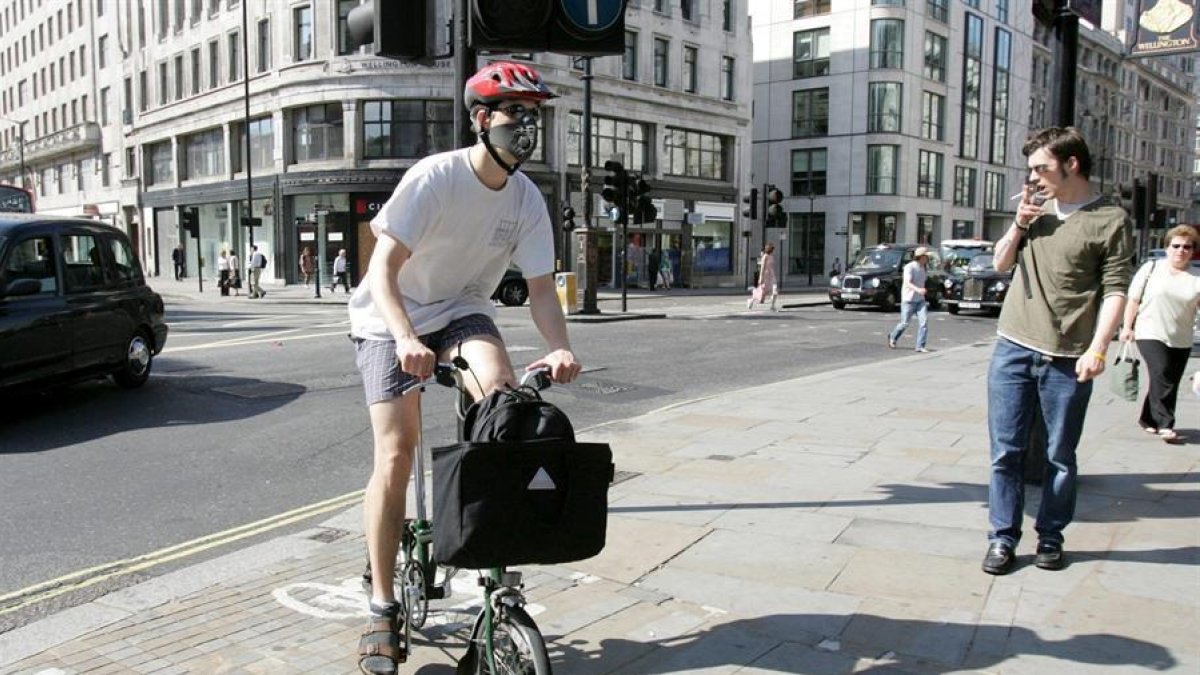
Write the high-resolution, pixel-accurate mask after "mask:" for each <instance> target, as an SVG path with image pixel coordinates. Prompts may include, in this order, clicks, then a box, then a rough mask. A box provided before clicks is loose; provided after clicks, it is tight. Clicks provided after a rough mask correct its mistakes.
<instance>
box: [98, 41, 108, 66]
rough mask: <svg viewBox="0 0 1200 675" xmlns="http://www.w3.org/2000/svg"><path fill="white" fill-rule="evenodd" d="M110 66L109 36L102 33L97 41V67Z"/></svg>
mask: <svg viewBox="0 0 1200 675" xmlns="http://www.w3.org/2000/svg"><path fill="white" fill-rule="evenodd" d="M107 66H108V36H107V35H101V36H100V39H99V40H97V41H96V67H97V68H105V67H107Z"/></svg>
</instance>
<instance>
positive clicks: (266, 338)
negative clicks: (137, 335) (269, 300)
mask: <svg viewBox="0 0 1200 675" xmlns="http://www.w3.org/2000/svg"><path fill="white" fill-rule="evenodd" d="M298 330H302V329H300V328H294V329H292V330H288V331H280V332H278V333H265V334H263V335H258V336H248V337H245V338H235V339H233V340H219V341H217V342H208V343H205V344H199V345H188V346H187V347H173V348H172V347H168V348H166V349H164V350H163V351H162V353H163V354H175V353H178V352H190V351H196V350H199V349H215V348H218V347H243V346H246V345H256V344H262V343H264V342H291V341H295V340H310V339H312V338H319V337H328V336H330V335H345V334H346V331H345V330H338V331H331V332H327V333H311V334H309V335H291V336H288V337H279V336H280V335H282V334H283V333H294V332H296V331H298ZM272 336H273V337H272Z"/></svg>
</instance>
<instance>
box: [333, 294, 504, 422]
mask: <svg viewBox="0 0 1200 675" xmlns="http://www.w3.org/2000/svg"><path fill="white" fill-rule="evenodd" d="M479 335H490V336H492V337H494V338H496V339H497V340H500V339H502V338H501V337H500V330H499V329H498V328H496V324H495V322H493V321H492V318H491V317H490V316H487V315H486V314H468V315H467V316H463V317H459V318H457V319H455V320H453V321H451V322H450V323H449V324H448V325H447V326H446V327H445V328H443V329H441V330H438V331H434V332H432V333H429V334H427V335H422V336H421V343H422V344H424V345H425V346H426V347H429V349H430V350H432V351H433V353H434V354H437V355H439V356H440V355H441V353H442V352H443V351H445V350H446V349H447V348H449V347H454V346H455V345H458V344H460V343H462V342H465V341H466V340H468V339H470V338H473V337H476V336H479ZM351 340H353V341H354V349H355V352H356V356H355V362H356V363H357V364H358V370H359V372H361V373H362V381H363V389H364V390H365V392H366V395H367V406H371V405H374V404H376V403H381V402H383V401H390V400H391V399H393V398H396V397H397V396H399V395H400V392H401V390H403V389H404V387H405V386H407V385H408V384H409V383H410V382H413V381H414V380H416V378H415V377H413V376H412V375H409V374H408V373H406V372H404V371H403V370H400V361H399V359H397V358H396V341H395V340H364V339H362V338H355V337H352V338H351Z"/></svg>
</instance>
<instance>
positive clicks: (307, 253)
mask: <svg viewBox="0 0 1200 675" xmlns="http://www.w3.org/2000/svg"><path fill="white" fill-rule="evenodd" d="M316 269H317V261H316V258H314V257H313V254H312V250H311V249H309V248H308V247H307V246H305V247H304V249H303V250H301V251H300V276H302V277H304V287H305V288H308V282H309V280H311V279H312V275H313V272H314V271H315V270H316Z"/></svg>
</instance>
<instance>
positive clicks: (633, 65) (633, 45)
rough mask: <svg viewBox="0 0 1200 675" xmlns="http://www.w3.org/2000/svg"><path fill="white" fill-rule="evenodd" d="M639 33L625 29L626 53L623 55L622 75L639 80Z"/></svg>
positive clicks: (628, 78)
mask: <svg viewBox="0 0 1200 675" xmlns="http://www.w3.org/2000/svg"><path fill="white" fill-rule="evenodd" d="M637 35H638V34H637V33H635V32H633V31H631V30H627V31H625V55H624V56H622V57H621V76H622V77H624V78H625V79H627V80H633V81H635V82H636V81H637V58H638V53H637Z"/></svg>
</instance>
